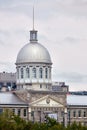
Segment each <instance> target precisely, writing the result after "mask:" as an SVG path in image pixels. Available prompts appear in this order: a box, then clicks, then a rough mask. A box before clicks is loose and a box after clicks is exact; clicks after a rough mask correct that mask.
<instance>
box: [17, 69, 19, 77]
mask: <svg viewBox="0 0 87 130" xmlns="http://www.w3.org/2000/svg"><path fill="white" fill-rule="evenodd" d="M17 78H18V79H19V68H17Z"/></svg>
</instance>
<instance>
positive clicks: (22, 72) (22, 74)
mask: <svg viewBox="0 0 87 130" xmlns="http://www.w3.org/2000/svg"><path fill="white" fill-rule="evenodd" d="M21 78H22V79H23V78H24V71H23V68H21Z"/></svg>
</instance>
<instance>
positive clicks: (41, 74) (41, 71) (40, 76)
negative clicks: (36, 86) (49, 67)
mask: <svg viewBox="0 0 87 130" xmlns="http://www.w3.org/2000/svg"><path fill="white" fill-rule="evenodd" d="M42 77H43V69H42V68H39V78H41V79H42Z"/></svg>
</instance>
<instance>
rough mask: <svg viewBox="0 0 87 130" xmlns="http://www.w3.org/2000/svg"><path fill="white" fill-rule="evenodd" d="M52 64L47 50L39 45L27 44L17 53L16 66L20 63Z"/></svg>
mask: <svg viewBox="0 0 87 130" xmlns="http://www.w3.org/2000/svg"><path fill="white" fill-rule="evenodd" d="M36 62H38V63H52V62H51V58H50V54H49V52H48V50H47V49H46V48H45V47H44V46H42V45H41V44H39V43H37V42H35V43H28V44H26V45H25V46H24V47H23V48H22V49H21V50H20V51H19V53H18V56H17V60H16V64H20V63H36Z"/></svg>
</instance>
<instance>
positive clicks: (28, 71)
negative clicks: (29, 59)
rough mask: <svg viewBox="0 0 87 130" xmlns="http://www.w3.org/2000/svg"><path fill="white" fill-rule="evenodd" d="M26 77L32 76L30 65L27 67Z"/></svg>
mask: <svg viewBox="0 0 87 130" xmlns="http://www.w3.org/2000/svg"><path fill="white" fill-rule="evenodd" d="M26 78H30V70H29V68H28V67H27V68H26Z"/></svg>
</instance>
